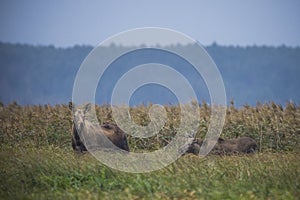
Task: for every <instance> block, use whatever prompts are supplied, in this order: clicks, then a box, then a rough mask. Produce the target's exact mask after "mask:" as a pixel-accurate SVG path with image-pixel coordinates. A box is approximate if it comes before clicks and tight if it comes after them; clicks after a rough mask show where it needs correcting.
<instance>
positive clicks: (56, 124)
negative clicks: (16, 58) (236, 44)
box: [0, 102, 300, 199]
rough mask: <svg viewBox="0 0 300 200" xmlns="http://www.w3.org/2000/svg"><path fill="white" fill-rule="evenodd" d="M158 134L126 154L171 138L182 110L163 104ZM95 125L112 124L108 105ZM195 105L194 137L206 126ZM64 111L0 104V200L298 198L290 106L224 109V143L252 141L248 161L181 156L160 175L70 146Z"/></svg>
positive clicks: (299, 159) (296, 132)
mask: <svg viewBox="0 0 300 200" xmlns="http://www.w3.org/2000/svg"><path fill="white" fill-rule="evenodd" d="M149 108H150V106H137V107H134V108H131V110H130V113H131V115H132V118H133V119H134V121H135V122H136V123H139V124H142V125H146V124H147V123H148V122H149V120H150V119H149V116H148V115H147V112H148V110H149ZM166 110H167V116H168V120H167V122H166V125H165V127H164V129H162V130H161V131H160V132H159V134H158V135H156V136H153V137H151V138H147V139H137V138H133V137H130V136H129V137H128V141H129V146H130V149H131V151H134V152H139V151H153V150H156V149H158V148H161V147H163V146H165V145H166V144H168V142H169V141H170V140H172V138H173V136H174V135H175V134H176V131H175V130H176V128H177V127H178V122H179V113H180V108H179V107H177V106H166ZM96 112H97V115H98V117H99V121H101V122H104V121H112V120H113V119H112V113H111V110H110V107H109V106H105V105H103V106H97V107H96ZM209 117H210V108H209V106H208V105H207V104H206V103H205V102H203V103H201V105H200V118H199V122H200V126H199V128H198V132H197V137H203V136H204V135H205V133H206V131H207V128H208V125H209ZM71 124H72V117H71V111H70V110H69V107H68V105H64V104H61V105H55V106H50V105H36V106H20V105H18V104H17V103H11V104H9V105H7V106H3V105H2V104H1V105H0V199H299V198H300V107H299V105H295V104H293V103H287V104H286V105H284V106H282V105H278V104H275V103H273V102H270V103H269V104H257V105H256V106H255V107H254V106H253V107H252V106H248V105H245V106H244V107H242V108H239V109H237V108H235V107H234V103H233V102H232V104H231V105H230V106H229V107H228V109H227V115H226V122H225V126H224V129H223V133H222V135H221V136H222V137H223V138H226V139H227V138H235V137H239V136H250V137H252V138H254V139H255V140H256V141H257V143H258V144H259V150H258V153H257V154H254V155H234V156H217V155H208V156H206V157H204V158H200V157H197V156H195V155H185V156H182V157H181V158H179V159H178V160H177V161H175V162H174V163H173V164H171V165H169V166H167V167H166V168H164V169H161V170H158V171H154V172H150V173H143V174H131V173H125V172H121V171H118V170H114V169H111V168H109V167H107V166H105V165H103V164H101V163H100V162H98V161H97V160H96V159H95V158H94V157H92V156H91V155H90V154H89V153H85V154H76V153H74V152H73V150H72V148H71V142H70V138H71V136H70V131H71Z"/></svg>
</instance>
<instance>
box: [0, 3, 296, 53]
mask: <svg viewBox="0 0 300 200" xmlns="http://www.w3.org/2000/svg"><path fill="white" fill-rule="evenodd" d="M145 26H147V27H149V26H151V27H153V26H154V27H165V28H170V29H174V30H177V31H180V32H183V33H185V34H187V35H189V36H191V37H193V38H194V39H196V40H198V41H199V42H200V43H202V44H204V45H209V44H211V43H213V42H217V43H218V44H222V45H241V46H245V45H254V44H256V45H275V46H279V45H282V44H285V45H287V46H300V1H299V0H226V1H222V0H219V1H217V0H207V1H201V0H198V1H196V0H190V1H175V0H164V1H161V0H151V1H142V0H130V1H122V0H119V1H117V0H107V1H96V0H90V1H84V0H78V1H74V0H44V1H40V0H26V1H25V0H24V1H21V0H20V1H16V0H1V1H0V41H2V42H12V43H26V44H38V45H50V44H52V45H55V46H61V47H66V46H73V45H75V44H79V45H82V44H86V45H97V44H98V43H99V42H101V41H103V40H104V39H106V38H107V37H109V36H111V35H114V34H117V33H118V32H121V31H125V30H127V29H132V28H137V27H145Z"/></svg>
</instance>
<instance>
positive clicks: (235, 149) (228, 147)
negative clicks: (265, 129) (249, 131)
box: [186, 137, 258, 155]
mask: <svg viewBox="0 0 300 200" xmlns="http://www.w3.org/2000/svg"><path fill="white" fill-rule="evenodd" d="M202 145H205V142H203V140H200V139H197V138H196V139H194V141H193V142H192V143H191V144H190V145H189V146H188V148H187V151H186V153H193V154H196V155H198V154H199V151H200V147H201V146H202ZM257 148H258V146H257V143H256V141H255V140H254V139H252V138H250V137H240V138H236V139H229V140H225V139H223V138H218V140H217V143H216V144H215V146H214V147H213V148H212V150H211V152H210V153H211V154H217V155H224V154H227V155H230V154H250V153H255V152H256V150H257Z"/></svg>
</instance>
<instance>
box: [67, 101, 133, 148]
mask: <svg viewBox="0 0 300 200" xmlns="http://www.w3.org/2000/svg"><path fill="white" fill-rule="evenodd" d="M69 107H70V109H73V105H72V103H69ZM90 110H91V104H87V105H85V106H83V108H79V107H77V108H76V109H74V111H75V112H74V119H73V123H72V132H71V133H72V147H73V149H74V151H76V152H84V151H87V150H88V149H89V150H90V149H91V150H97V148H111V149H118V148H119V149H121V150H124V151H127V152H129V146H128V142H127V136H126V133H125V132H124V131H122V130H121V129H120V128H119V127H118V126H117V125H116V124H114V123H110V122H105V123H103V124H102V125H100V127H99V126H97V125H95V124H94V123H92V121H94V120H93V119H91V118H90V117H89V115H88V113H89V112H90Z"/></svg>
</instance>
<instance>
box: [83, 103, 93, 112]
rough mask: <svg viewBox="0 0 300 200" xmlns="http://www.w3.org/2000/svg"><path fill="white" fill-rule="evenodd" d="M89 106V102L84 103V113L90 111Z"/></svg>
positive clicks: (90, 106)
mask: <svg viewBox="0 0 300 200" xmlns="http://www.w3.org/2000/svg"><path fill="white" fill-rule="evenodd" d="M91 108H92V105H91V103H88V104H86V105H85V108H84V113H87V112H90V111H91Z"/></svg>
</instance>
